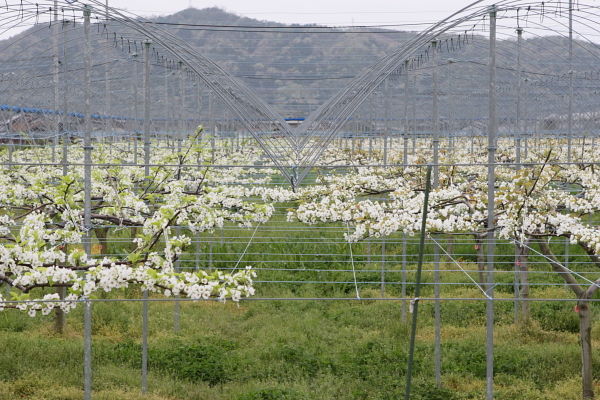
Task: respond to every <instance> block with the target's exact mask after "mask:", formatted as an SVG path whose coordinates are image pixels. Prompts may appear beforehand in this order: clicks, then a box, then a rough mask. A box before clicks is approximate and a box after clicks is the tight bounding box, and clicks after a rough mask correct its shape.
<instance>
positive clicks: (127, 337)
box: [0, 216, 600, 400]
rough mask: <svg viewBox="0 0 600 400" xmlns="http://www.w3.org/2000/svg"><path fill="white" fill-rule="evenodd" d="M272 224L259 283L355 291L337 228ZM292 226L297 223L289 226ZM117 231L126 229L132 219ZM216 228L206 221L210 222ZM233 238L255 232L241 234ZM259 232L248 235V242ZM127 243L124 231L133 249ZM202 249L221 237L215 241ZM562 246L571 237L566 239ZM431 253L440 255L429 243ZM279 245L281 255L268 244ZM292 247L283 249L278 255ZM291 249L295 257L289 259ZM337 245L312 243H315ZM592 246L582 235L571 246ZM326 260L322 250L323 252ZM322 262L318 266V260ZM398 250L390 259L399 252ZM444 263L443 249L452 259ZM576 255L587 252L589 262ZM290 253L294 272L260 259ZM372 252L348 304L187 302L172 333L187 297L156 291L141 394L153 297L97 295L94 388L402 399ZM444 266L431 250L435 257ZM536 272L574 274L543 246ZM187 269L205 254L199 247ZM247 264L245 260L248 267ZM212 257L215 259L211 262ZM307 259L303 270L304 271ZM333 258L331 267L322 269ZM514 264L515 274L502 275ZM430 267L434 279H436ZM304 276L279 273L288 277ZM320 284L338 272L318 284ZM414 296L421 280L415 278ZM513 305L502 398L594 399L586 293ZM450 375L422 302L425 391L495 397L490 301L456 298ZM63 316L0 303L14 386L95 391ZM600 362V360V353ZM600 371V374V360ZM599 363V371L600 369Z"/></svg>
mask: <svg viewBox="0 0 600 400" xmlns="http://www.w3.org/2000/svg"><path fill="white" fill-rule="evenodd" d="M278 218H279V219H276V220H275V221H274V222H273V223H272V224H269V226H267V227H266V228H269V227H273V229H264V230H262V231H260V232H259V234H260V237H262V238H264V239H265V240H263V241H262V242H260V244H258V241H257V243H253V244H251V247H250V249H251V250H250V251H253V252H260V253H263V254H264V257H263V260H264V262H263V263H262V264H261V263H259V264H258V265H254V266H255V267H257V268H258V269H259V273H260V276H259V278H258V279H259V280H261V281H273V282H274V283H257V284H256V288H257V292H258V296H260V297H274V298H275V297H281V298H285V297H349V298H351V297H353V296H355V294H354V290H355V288H354V284H353V283H351V284H334V283H331V282H333V281H346V282H351V281H352V273H351V272H344V271H340V270H341V269H348V260H349V255H348V253H349V252H348V245H347V244H346V243H343V242H341V241H340V236H339V232H330V231H328V230H317V229H315V232H317V233H316V235H317V236H316V237H318V239H319V241H320V243H318V244H315V243H302V241H300V240H298V239H301V238H302V237H303V236H306V232H299V231H293V230H290V231H289V232H286V233H285V238H284V239H280V240H278V241H273V242H272V243H267V240H266V239H268V238H269V235H273V236H275V235H277V236H281V235H282V233H281V232H278V231H277V229H276V228H277V227H278V224H281V225H283V224H284V222H283V220H282V219H281V217H279V216H278ZM287 226H293V224H289V223H288V224H287ZM252 233H253V230H235V231H234V230H230V229H228V230H225V232H224V240H223V241H222V242H221V240H220V232H216V233H215V235H214V242H213V246H214V247H213V251H215V253H223V255H222V256H221V257H219V260H218V262H216V263H215V267H219V266H221V267H230V266H232V263H235V262H237V260H238V258H239V254H240V253H241V252H242V251H243V250H244V248H245V245H246V243H247V240H249V239H250V237H251V235H252ZM112 235H114V236H113V237H115V236H118V237H121V238H124V237H126V235H127V233H126V232H124V231H120V232H117V233H113V234H112ZM203 235H204V236H203V237H204V238H206V236H207V234H206V233H204V234H203ZM233 236H238V237H239V236H241V237H243V239H241V240H237V241H235V242H234V241H232V240H230V239H231V237H233ZM246 238H247V239H246ZM398 238H399V236H395V237H392V238H390V240H389V241H388V243H386V258H387V259H388V263H387V265H386V273H385V276H384V277H385V280H386V282H388V283H389V284H388V285H387V286H386V296H388V297H394V296H399V295H400V290H401V286H400V285H397V284H394V283H396V282H399V281H400V279H401V272H400V270H401V263H400V261H399V260H400V259H399V258H392V257H393V256H395V255H398V254H400V252H401V245H400V244H399V243H392V239H394V240H397V239H398ZM119 246H123V244H122V243H121V244H111V245H110V248H109V251H110V252H117V251H119V248H118V247H119ZM202 250H203V251H205V252H206V251H208V244H207V243H203V247H202ZM554 250H555V252H556V254H557V256H558V257H559V259H560V257H561V254H562V252H563V251H564V245H562V244H560V243H557V244H556V245H554ZM353 251H354V253H355V255H360V254H363V255H364V254H366V252H367V244H366V243H359V244H356V245H353ZM416 252H417V248H416V246H415V245H414V244H410V245H409V246H408V254H410V255H411V257H412V258H411V259H410V260H409V265H408V269H409V272H408V274H407V281H408V282H414V279H415V273H414V272H413V270H414V268H415V265H414V255H415V254H416ZM427 252H428V253H431V252H432V247H431V244H429V245H428V249H427ZM454 252H455V254H462V256H461V258H462V259H463V263H462V266H463V268H466V269H467V270H468V271H469V274H470V275H471V276H473V277H474V278H476V276H477V274H476V267H475V265H474V263H473V261H474V260H475V259H474V250H473V243H470V242H469V243H465V244H455V247H454ZM267 253H273V254H272V255H269V254H267ZM278 253H279V254H278ZM281 253H286V254H289V256H281V255H280V254H281ZM317 253H318V254H329V255H327V256H325V255H323V256H308V255H307V254H317ZM580 253H581V252H579V253H578V249H577V248H576V247H575V246H572V247H571V249H570V254H571V257H575V256H576V255H577V254H580ZM497 254H498V259H499V260H500V261H501V262H502V263H501V264H499V265H498V267H499V269H498V271H497V274H496V277H495V280H496V282H498V283H500V285H499V286H497V288H496V295H497V296H498V297H502V298H512V296H513V291H514V288H513V286H512V279H513V277H514V275H513V274H512V272H511V271H512V268H513V264H512V263H513V261H514V256H513V254H514V253H513V248H512V247H511V246H510V245H502V246H498V249H497ZM319 257H320V258H319ZM315 259H316V260H317V261H319V262H317V263H313V262H309V261H314V260H315ZM390 260H392V261H390ZM442 260H444V258H442ZM575 260H577V259H575ZM266 261H277V262H278V263H277V266H278V268H280V270H277V271H273V270H260V268H261V267H272V266H273V264H272V263H267V262H266ZM371 261H372V263H371V264H367V263H366V262H364V260H363V261H362V262H359V263H357V264H356V268H357V278H358V280H359V283H360V284H359V290H360V294H361V298H362V300H360V301H358V300H345V301H284V300H264V301H246V302H242V303H241V304H240V305H239V306H238V305H236V304H233V303H232V302H227V303H226V304H221V303H217V302H213V301H209V302H197V303H192V302H181V303H180V304H181V315H180V329H179V331H178V332H177V333H175V332H174V331H173V306H174V305H173V303H172V302H152V303H150V326H149V344H150V350H149V354H148V356H149V360H148V362H149V377H148V395H147V396H146V397H142V396H141V324H142V317H141V316H142V305H141V303H139V302H96V303H94V304H93V313H92V315H93V317H92V319H93V321H92V330H93V393H94V396H93V397H94V399H124V400H129V399H142V398H143V399H151V400H172V399H178V400H179V399H190V400H192V399H207V400H208V399H210V400H225V399H227V400H271V399H277V400H279V399H287V400H308V399H315V400H316V399H340V400H347V399H357V400H359V399H365V400H366V399H380V400H383V399H390V400H391V399H398V398H403V395H404V390H405V388H404V385H405V379H406V371H407V360H408V341H409V336H410V328H409V323H408V319H409V317H410V314H409V315H408V316H406V318H405V319H406V320H405V321H403V316H402V302H400V301H396V300H388V301H376V300H370V298H375V297H380V296H381V294H380V284H379V283H364V282H379V281H380V280H381V272H380V271H379V269H380V263H381V243H380V242H376V241H373V242H372V244H371ZM425 261H426V264H425V265H424V268H425V269H426V270H430V269H431V267H432V264H431V263H432V261H433V259H432V258H431V257H427V258H426V260H425ZM530 263H531V267H532V271H534V272H536V274H532V276H531V281H532V282H537V283H541V282H546V283H555V284H562V282H561V281H560V278H557V277H555V276H553V275H549V274H545V273H544V272H547V271H549V267H548V266H547V265H546V264H544V263H543V260H542V258H541V257H538V256H532V257H531V258H530ZM182 265H183V266H189V267H192V266H194V256H193V255H187V256H186V258H184V260H183V262H182ZM242 265H245V264H242ZM201 267H203V268H204V267H207V265H206V264H203V265H201ZM571 267H573V268H576V269H577V270H578V271H582V272H585V271H594V269H593V268H592V267H590V266H589V265H585V264H582V265H578V264H577V263H575V264H572V265H571ZM298 268H304V270H303V271H293V270H295V269H298ZM443 268H444V269H445V270H444V271H443V272H442V281H443V282H446V283H453V282H459V283H464V282H467V278H466V276H465V274H464V272H462V271H457V270H456V269H457V268H456V267H455V266H453V265H452V264H444V265H443ZM320 269H329V270H332V271H330V272H319V271H318V270H320ZM503 271H508V272H503ZM433 279H434V278H433V273H432V272H431V271H425V272H424V273H423V282H424V283H425V284H430V283H432V282H433ZM290 280H291V281H295V282H293V283H277V281H290ZM310 281H318V282H324V283H307V282H310ZM407 293H408V296H411V295H413V293H414V285H412V284H409V285H408V286H407ZM432 295H433V285H424V287H423V291H422V297H428V296H432ZM442 296H443V297H444V296H445V297H452V298H473V297H479V298H483V296H482V295H481V292H479V291H478V289H476V288H474V287H473V286H466V285H463V284H459V285H448V286H443V287H442ZM536 296H537V297H546V298H565V296H567V297H572V296H573V295H572V294H571V293H567V292H565V291H564V289H563V288H562V287H561V286H560V285H557V286H556V285H555V286H541V285H538V286H536V285H533V286H532V297H536ZM101 298H104V299H115V298H133V299H136V298H141V293H140V292H139V290H138V289H135V288H129V289H125V290H119V291H115V292H111V293H108V294H104V295H102V296H101ZM513 307H514V303H513V302H512V301H499V302H496V303H495V308H494V312H495V322H496V326H495V371H496V377H495V394H496V397H495V398H496V399H501V400H504V399H515V400H516V399H526V400H527V399H531V400H534V399H535V400H537V399H546V400H551V399H556V400H569V399H578V398H580V395H579V392H580V379H579V378H578V377H579V375H580V370H581V367H580V349H579V344H578V333H577V332H578V319H577V315H576V314H575V313H574V312H573V303H567V302H532V303H531V314H532V322H531V323H530V324H529V325H525V326H523V325H521V326H516V325H514V324H513V319H514V311H513ZM441 315H442V332H441V337H442V346H441V347H442V365H441V367H442V378H441V381H442V387H441V388H437V387H436V385H435V376H434V369H435V366H434V353H435V350H434V319H433V318H434V306H433V303H432V302H427V301H423V302H422V303H421V305H420V308H419V331H418V338H417V346H416V359H415V369H414V378H413V383H414V387H413V397H412V399H428V400H435V399H450V400H452V399H484V398H485V321H486V304H485V302H483V301H443V302H442V303H441ZM598 325H599V322H598V321H597V320H595V321H594V331H593V335H594V346H595V347H597V346H598V345H599V344H600V326H598ZM52 326H53V319H52V316H46V317H43V316H38V317H36V318H30V317H28V316H27V315H26V314H24V313H21V312H17V311H13V310H9V311H5V312H3V313H0V341H1V342H2V343H3V346H2V351H0V398H2V399H7V400H16V399H23V398H26V399H40V400H42V399H44V400H46V399H61V400H69V399H81V398H82V395H83V313H82V308H81V307H78V308H77V309H76V310H75V311H73V312H72V313H71V314H69V316H68V318H67V327H66V329H65V332H64V333H63V334H62V335H57V334H55V333H53V331H52ZM595 361H596V363H597V364H598V362H600V357H597V358H596V359H595ZM597 374H598V373H597ZM599 375H600V374H599Z"/></svg>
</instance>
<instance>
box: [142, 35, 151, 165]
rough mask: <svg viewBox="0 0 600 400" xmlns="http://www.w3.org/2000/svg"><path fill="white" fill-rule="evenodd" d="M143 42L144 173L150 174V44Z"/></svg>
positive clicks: (147, 41)
mask: <svg viewBox="0 0 600 400" xmlns="http://www.w3.org/2000/svg"><path fill="white" fill-rule="evenodd" d="M151 44H152V43H151V42H150V41H149V40H146V41H145V42H144V50H145V51H144V174H145V175H146V176H148V175H150V107H151V106H152V104H151V103H150V45H151Z"/></svg>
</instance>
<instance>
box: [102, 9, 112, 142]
mask: <svg viewBox="0 0 600 400" xmlns="http://www.w3.org/2000/svg"><path fill="white" fill-rule="evenodd" d="M106 3H107V4H106V21H105V24H106V25H108V0H107V1H106ZM110 45H111V43H110V40H109V34H108V28H106V49H105V54H106V60H105V62H106V64H104V76H105V79H104V85H105V89H104V90H105V92H106V93H105V94H104V96H105V97H104V100H105V103H106V104H105V107H106V114H107V116H108V118H107V119H106V133H107V136H108V137H109V138H111V139H112V112H111V109H110V107H111V102H110V96H111V94H112V91H111V88H110V72H111V71H110V59H109V58H110ZM110 148H112V146H111V147H110Z"/></svg>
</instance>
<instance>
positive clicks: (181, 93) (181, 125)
mask: <svg viewBox="0 0 600 400" xmlns="http://www.w3.org/2000/svg"><path fill="white" fill-rule="evenodd" d="M178 65H179V134H178V135H177V153H178V154H179V155H178V160H179V161H178V162H179V163H181V157H182V156H181V148H182V141H183V130H184V122H183V105H184V92H185V88H184V86H183V62H182V61H179V64H178ZM180 173H181V167H179V169H178V174H177V175H178V176H179V174H180ZM175 230H176V234H177V236H179V235H180V234H181V228H180V227H179V224H178V225H177V227H176V228H175ZM175 270H176V271H177V272H179V270H180V261H179V258H178V259H177V261H175ZM178 299H179V296H175V316H174V321H173V323H174V330H175V332H178V331H179V301H178Z"/></svg>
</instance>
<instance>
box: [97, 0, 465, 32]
mask: <svg viewBox="0 0 600 400" xmlns="http://www.w3.org/2000/svg"><path fill="white" fill-rule="evenodd" d="M100 1H104V0H100ZM473 1H474V0H396V1H392V0H366V1H365V0H363V1H357V0H344V1H342V0H301V1H289V0H285V1H274V0H109V5H110V6H111V7H116V8H123V9H127V10H129V11H131V12H133V13H135V14H138V15H141V16H145V17H146V16H151V15H159V14H161V15H164V14H173V13H175V12H177V11H180V10H183V9H185V8H188V7H190V5H191V6H193V7H195V8H206V7H213V6H217V7H220V8H224V9H226V10H227V11H229V12H233V13H236V14H238V15H244V16H247V17H251V18H256V19H259V20H268V21H276V22H283V23H300V24H305V23H317V24H323V25H336V26H352V25H396V24H398V25H405V24H416V25H413V26H412V27H410V28H409V27H408V26H404V27H398V29H402V30H404V29H406V30H421V28H423V27H424V26H425V25H418V24H429V23H432V22H435V21H438V20H440V19H442V18H444V17H446V16H448V15H450V14H451V13H453V12H455V11H457V10H459V9H460V8H462V7H464V6H466V5H468V4H470V3H473ZM390 28H393V27H391V26H390Z"/></svg>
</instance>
